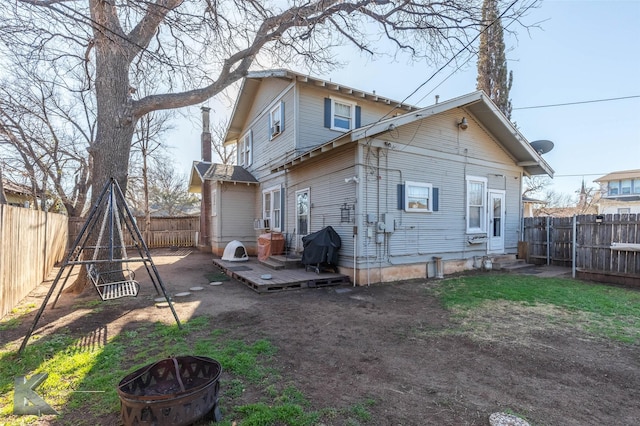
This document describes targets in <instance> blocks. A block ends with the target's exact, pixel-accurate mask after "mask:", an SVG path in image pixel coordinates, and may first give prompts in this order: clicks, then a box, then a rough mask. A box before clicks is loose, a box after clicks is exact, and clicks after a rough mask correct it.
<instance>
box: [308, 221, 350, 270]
mask: <svg viewBox="0 0 640 426" xmlns="http://www.w3.org/2000/svg"><path fill="white" fill-rule="evenodd" d="M341 244H342V242H341V240H340V235H338V233H337V232H336V231H335V230H334V229H333V228H332V227H330V226H327V227H326V228H323V229H321V230H319V231H318V232H314V233H313V234H309V235H306V236H304V237H302V246H303V247H304V251H303V252H302V264H303V265H319V264H328V265H332V266H334V267H336V266H337V265H338V251H339V250H340V246H341Z"/></svg>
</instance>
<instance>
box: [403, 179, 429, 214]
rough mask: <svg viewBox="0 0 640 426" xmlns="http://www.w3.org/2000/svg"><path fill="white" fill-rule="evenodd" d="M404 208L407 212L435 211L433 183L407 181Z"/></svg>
mask: <svg viewBox="0 0 640 426" xmlns="http://www.w3.org/2000/svg"><path fill="white" fill-rule="evenodd" d="M404 184H405V190H404V210H405V211H406V212H431V211H433V202H432V197H431V193H432V185H431V184H430V183H420V182H409V181H407V182H405V183H404Z"/></svg>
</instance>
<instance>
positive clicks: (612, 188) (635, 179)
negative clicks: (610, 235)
mask: <svg viewBox="0 0 640 426" xmlns="http://www.w3.org/2000/svg"><path fill="white" fill-rule="evenodd" d="M594 182H598V183H599V184H600V190H601V194H602V195H601V198H600V200H599V202H598V213H600V214H631V213H636V214H638V213H640V169H636V170H623V171H619V172H613V173H609V174H608V175H604V176H602V177H600V178H598V179H596V180H595V181H594Z"/></svg>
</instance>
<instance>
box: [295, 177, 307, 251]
mask: <svg viewBox="0 0 640 426" xmlns="http://www.w3.org/2000/svg"><path fill="white" fill-rule="evenodd" d="M310 223H311V202H310V197H309V189H308V188H307V189H303V190H301V191H296V231H295V232H296V250H297V251H302V249H303V246H302V237H304V236H305V235H308V234H309V233H310V232H311V231H310V229H309V225H310Z"/></svg>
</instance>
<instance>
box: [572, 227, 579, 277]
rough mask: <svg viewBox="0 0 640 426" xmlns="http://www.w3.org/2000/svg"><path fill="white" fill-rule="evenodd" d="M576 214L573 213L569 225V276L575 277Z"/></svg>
mask: <svg viewBox="0 0 640 426" xmlns="http://www.w3.org/2000/svg"><path fill="white" fill-rule="evenodd" d="M576 218H577V216H576V215H573V223H572V227H571V234H572V235H571V278H575V277H576V243H577V241H578V238H577V235H576V234H577V232H576V230H577V229H578V226H577V220H576Z"/></svg>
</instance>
